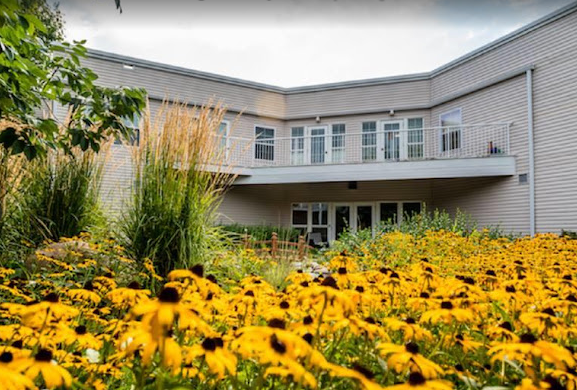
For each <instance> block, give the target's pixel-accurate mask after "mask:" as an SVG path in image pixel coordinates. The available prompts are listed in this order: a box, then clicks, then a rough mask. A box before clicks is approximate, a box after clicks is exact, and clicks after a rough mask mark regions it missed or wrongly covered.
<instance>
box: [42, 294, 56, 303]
mask: <svg viewBox="0 0 577 390" xmlns="http://www.w3.org/2000/svg"><path fill="white" fill-rule="evenodd" d="M44 301H45V302H52V303H57V302H58V301H59V298H58V294H56V293H55V292H51V293H49V294H48V295H46V296H45V297H44Z"/></svg>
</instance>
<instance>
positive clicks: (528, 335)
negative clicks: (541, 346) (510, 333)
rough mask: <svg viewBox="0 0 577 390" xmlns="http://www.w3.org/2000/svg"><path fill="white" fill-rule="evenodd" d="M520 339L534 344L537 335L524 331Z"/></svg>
mask: <svg viewBox="0 0 577 390" xmlns="http://www.w3.org/2000/svg"><path fill="white" fill-rule="evenodd" d="M520 341H521V342H522V343H525V344H534V343H535V342H536V341H537V337H535V335H533V334H532V333H524V334H522V335H521V340H520Z"/></svg>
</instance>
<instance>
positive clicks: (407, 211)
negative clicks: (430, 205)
mask: <svg viewBox="0 0 577 390" xmlns="http://www.w3.org/2000/svg"><path fill="white" fill-rule="evenodd" d="M420 212H421V202H407V203H403V215H406V216H409V217H412V216H413V215H416V214H419V213H420Z"/></svg>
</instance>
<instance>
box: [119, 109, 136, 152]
mask: <svg viewBox="0 0 577 390" xmlns="http://www.w3.org/2000/svg"><path fill="white" fill-rule="evenodd" d="M122 123H123V124H124V126H126V127H127V128H129V129H131V130H132V131H131V134H130V138H129V140H128V145H132V146H138V145H139V144H140V116H138V115H137V114H134V116H132V118H131V117H123V118H122ZM125 142H126V141H125V140H123V139H122V138H116V139H115V140H114V144H115V145H122V144H124V143H125Z"/></svg>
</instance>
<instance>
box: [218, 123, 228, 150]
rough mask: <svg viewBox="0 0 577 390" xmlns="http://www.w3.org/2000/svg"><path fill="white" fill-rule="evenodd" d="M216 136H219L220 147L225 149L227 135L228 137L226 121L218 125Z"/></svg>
mask: <svg viewBox="0 0 577 390" xmlns="http://www.w3.org/2000/svg"><path fill="white" fill-rule="evenodd" d="M218 136H219V137H220V147H221V148H222V149H225V148H226V147H227V142H226V141H227V137H228V124H227V123H226V122H222V123H221V124H220V125H219V126H218Z"/></svg>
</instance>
